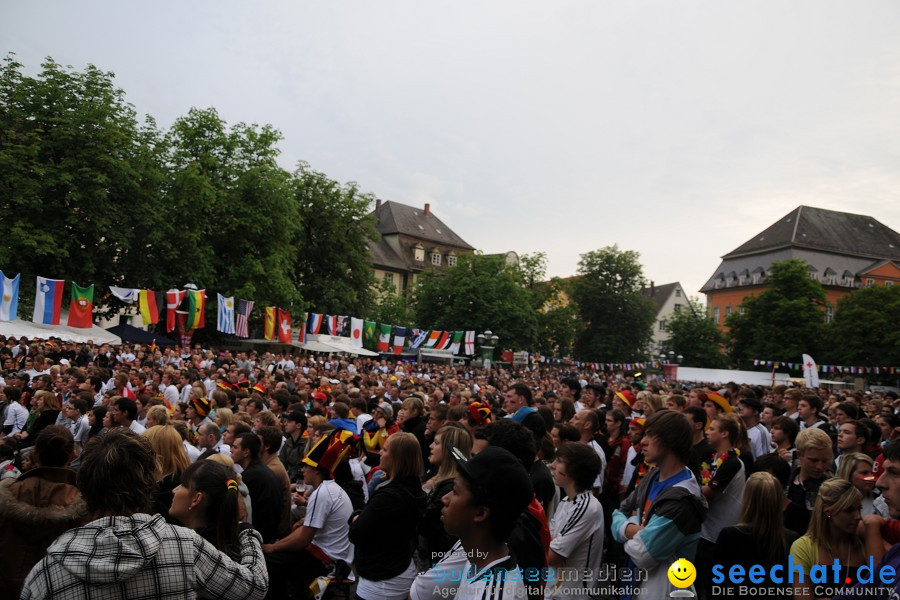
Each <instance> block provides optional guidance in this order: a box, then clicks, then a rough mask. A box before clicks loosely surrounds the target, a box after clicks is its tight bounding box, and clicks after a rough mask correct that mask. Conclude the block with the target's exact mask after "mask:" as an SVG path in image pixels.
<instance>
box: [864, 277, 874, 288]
mask: <svg viewBox="0 0 900 600" xmlns="http://www.w3.org/2000/svg"><path fill="white" fill-rule="evenodd" d="M873 285H875V280H874V279H866V287H872V286H873Z"/></svg>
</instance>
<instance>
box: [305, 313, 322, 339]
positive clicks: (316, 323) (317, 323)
mask: <svg viewBox="0 0 900 600" xmlns="http://www.w3.org/2000/svg"><path fill="white" fill-rule="evenodd" d="M323 316H324V315H322V314H320V313H309V332H310V333H312V334H313V335H317V334H318V333H319V330H321V329H322V317H323Z"/></svg>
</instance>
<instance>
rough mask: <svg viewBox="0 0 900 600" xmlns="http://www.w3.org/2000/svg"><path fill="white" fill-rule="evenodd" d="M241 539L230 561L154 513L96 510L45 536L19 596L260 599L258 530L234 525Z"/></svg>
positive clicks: (262, 569)
mask: <svg viewBox="0 0 900 600" xmlns="http://www.w3.org/2000/svg"><path fill="white" fill-rule="evenodd" d="M240 546H241V560H240V563H237V562H235V561H232V560H231V559H229V558H228V557H227V556H226V555H224V554H222V553H221V552H219V551H218V550H216V548H215V547H214V546H213V545H212V544H210V543H209V542H207V541H206V540H204V539H203V538H202V537H200V536H199V535H197V534H196V533H195V532H194V531H192V530H190V529H187V528H185V527H178V526H176V525H169V524H168V523H166V521H165V519H163V518H162V517H161V516H160V515H152V516H151V515H147V514H141V513H138V514H134V515H132V516H130V517H103V518H101V519H98V520H96V521H92V522H90V523H88V524H87V525H85V526H83V527H77V528H75V529H71V530H69V531H67V532H66V533H64V534H62V535H61V536H60V537H59V538H58V539H57V540H56V541H55V542H54V543H53V544H51V545H50V548H49V549H48V550H47V556H46V557H45V558H44V559H43V560H42V561H41V562H39V563H38V564H37V565H36V566H35V567H34V569H32V570H31V573H29V574H28V578H27V579H26V580H25V587H24V589H23V590H22V595H21V598H23V599H25V600H28V599H31V598H48V597H59V598H62V597H65V598H67V599H70V600H80V599H87V598H91V600H106V599H112V598H115V599H118V598H122V599H126V598H127V599H128V600H144V599H147V600H149V599H150V598H163V597H164V598H167V599H172V598H180V599H193V598H196V597H197V596H198V595H202V596H205V597H215V598H234V599H244V598H258V599H260V600H262V598H264V597H265V595H266V590H267V588H268V584H269V577H268V573H267V572H266V563H265V559H264V558H263V554H262V547H261V540H260V537H259V533H257V532H256V531H254V530H252V529H246V530H244V531H241V533H240Z"/></svg>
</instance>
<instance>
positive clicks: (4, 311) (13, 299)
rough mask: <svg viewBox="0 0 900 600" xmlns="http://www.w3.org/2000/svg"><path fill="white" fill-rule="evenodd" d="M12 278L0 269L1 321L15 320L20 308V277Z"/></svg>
mask: <svg viewBox="0 0 900 600" xmlns="http://www.w3.org/2000/svg"><path fill="white" fill-rule="evenodd" d="M21 275H22V274H21V273H20V274H18V275H16V276H15V277H13V278H12V279H10V278H9V277H7V276H6V275H4V274H3V271H0V321H15V320H16V314H17V311H18V309H19V277H21Z"/></svg>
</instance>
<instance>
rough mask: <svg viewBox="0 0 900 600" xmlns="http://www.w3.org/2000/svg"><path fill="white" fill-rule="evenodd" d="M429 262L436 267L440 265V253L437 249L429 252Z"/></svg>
mask: <svg viewBox="0 0 900 600" xmlns="http://www.w3.org/2000/svg"><path fill="white" fill-rule="evenodd" d="M431 264H433V265H435V266H438V267H439V266H441V253H440V252H438V251H437V250H433V251H432V252H431Z"/></svg>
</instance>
